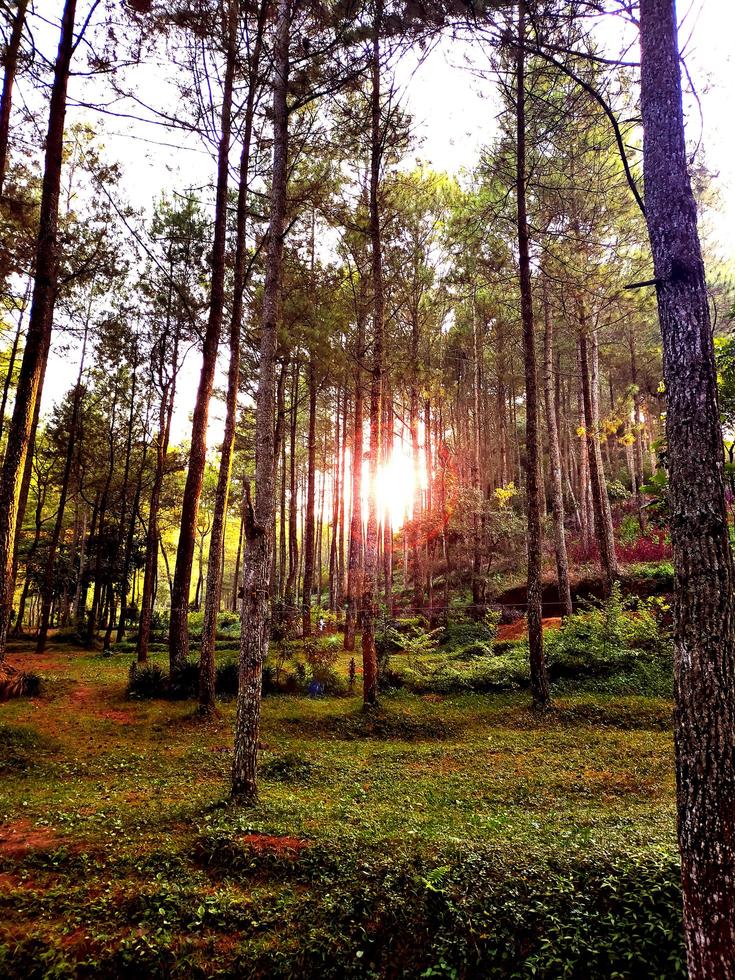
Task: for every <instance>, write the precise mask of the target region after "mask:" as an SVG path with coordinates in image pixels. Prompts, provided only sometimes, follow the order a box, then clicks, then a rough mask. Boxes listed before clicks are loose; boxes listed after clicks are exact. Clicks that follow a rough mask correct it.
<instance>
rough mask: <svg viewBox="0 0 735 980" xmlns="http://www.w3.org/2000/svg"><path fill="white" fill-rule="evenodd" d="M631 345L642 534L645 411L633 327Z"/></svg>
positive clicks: (635, 485) (637, 496)
mask: <svg viewBox="0 0 735 980" xmlns="http://www.w3.org/2000/svg"><path fill="white" fill-rule="evenodd" d="M628 343H629V345H630V381H631V384H632V386H633V424H634V435H635V442H634V443H633V447H632V448H633V461H634V463H633V472H632V477H633V490H634V492H635V503H636V508H637V510H638V523H639V525H640V528H641V534H642V533H643V532H644V531H645V530H646V513H645V510H644V507H643V504H644V501H643V491H642V489H641V487H642V485H643V411H642V406H641V401H642V399H641V391H640V388H639V386H638V356H637V351H636V343H635V334H634V332H633V330H632V329H631V330H630V332H629V333H628Z"/></svg>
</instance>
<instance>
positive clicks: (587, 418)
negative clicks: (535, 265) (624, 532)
mask: <svg viewBox="0 0 735 980" xmlns="http://www.w3.org/2000/svg"><path fill="white" fill-rule="evenodd" d="M579 360H580V366H581V379H582V399H583V402H584V428H585V441H586V443H587V464H588V466H589V473H590V484H591V487H592V510H593V514H594V524H595V535H596V537H597V545H598V547H599V549H600V565H601V566H602V573H603V575H604V576H605V584H606V588H607V591H608V592H609V591H610V589H611V587H612V584H613V582H614V581H615V579H616V578H617V577H618V574H619V572H618V563H617V559H616V557H615V538H614V536H613V528H612V520H611V518H610V515H609V502H608V507H607V509H606V508H605V499H606V498H607V487H606V485H605V473H604V470H602V453H601V451H600V443H599V439H598V433H597V426H596V425H595V410H594V405H593V396H592V380H591V378H590V367H589V348H588V338H587V330H586V327H585V318H584V314H581V315H580V333H579Z"/></svg>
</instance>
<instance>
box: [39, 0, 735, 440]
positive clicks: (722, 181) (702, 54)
mask: <svg viewBox="0 0 735 980" xmlns="http://www.w3.org/2000/svg"><path fill="white" fill-rule="evenodd" d="M679 11H680V20H681V30H680V37H681V41H682V44H683V46H684V50H685V55H686V60H687V66H688V68H689V72H690V75H691V77H692V80H693V82H694V85H695V87H696V90H697V93H698V96H699V100H700V103H701V106H702V119H700V114H699V109H698V106H697V104H696V102H695V101H694V100H692V99H687V131H688V135H689V138H690V139H691V140H694V141H696V140H697V139H698V138H699V136H700V133H701V138H702V147H703V150H704V153H705V159H706V162H707V165H708V166H709V168H710V170H711V171H712V172H713V173H714V174H715V184H716V186H717V188H718V190H719V198H720V203H719V212H718V213H717V214H714V215H709V216H708V220H707V226H708V234H710V236H711V238H712V239H713V242H714V244H715V248H716V250H717V251H718V252H720V253H721V254H722V255H724V256H729V257H735V125H733V120H734V118H735V112H734V111H733V107H735V55H734V54H733V49H734V48H735V45H733V44H732V39H733V38H735V2H734V0H685V2H683V3H681V2H680V4H679ZM611 30H613V31H614V30H617V27H616V26H614V25H613V24H612V23H611ZM467 56H469V57H470V58H472V57H473V54H472V51H471V49H470V47H469V45H468V44H466V43H456V42H454V43H453V42H450V41H449V40H448V39H446V40H444V41H442V42H441V43H439V44H438V45H437V46H436V47H435V48H434V49H432V51H431V52H430V53H429V55H428V56H427V57H426V58H425V59H424V60H423V61H421V63H419V64H417V62H416V59H415V58H414V57H413V56H408V57H407V58H406V59H405V61H404V62H403V63H402V64H401V65H400V66H399V67H398V69H397V78H398V82H399V85H400V87H401V89H402V91H403V100H404V106H405V108H406V109H407V110H408V112H409V113H410V114H411V116H412V117H413V120H414V133H415V136H416V139H417V144H418V145H417V148H416V151H415V152H414V156H415V158H416V160H417V161H418V160H420V161H422V162H424V163H427V164H429V165H431V166H432V167H433V168H434V169H436V170H440V171H447V172H449V173H453V174H456V173H458V172H460V171H461V170H462V169H471V168H472V166H473V164H474V163H475V161H476V160H477V157H478V153H479V151H480V149H481V148H482V147H483V146H484V145H486V144H488V143H489V142H491V141H492V139H493V136H494V135H495V133H496V130H497V126H496V118H495V117H496V113H497V104H496V102H495V100H494V97H493V92H492V82H491V81H490V80H486V81H482V82H481V81H479V80H478V79H477V78H476V77H475V76H474V75H473V74H472V73H471V72H469V71H468V70H467V69H466V67H465V65H464V63H465V61H466V58H467ZM81 84H82V82H81V80H75V81H74V82H73V83H72V87H71V94H72V96H74V95H75V94H77V93H78V92H79V86H80V85H81ZM141 84H149V85H150V84H156V80H155V78H147V79H143V80H142V83H141ZM82 120H87V121H93V122H96V123H99V124H100V126H101V129H102V130H103V131H104V137H103V139H104V143H105V146H106V148H107V153H108V156H109V158H111V159H117V160H120V161H121V162H122V163H123V166H124V174H123V179H122V183H121V186H122V190H123V193H124V194H125V195H126V196H127V198H128V199H129V200H130V201H131V202H132V203H133V204H134V205H135V206H138V207H143V208H149V207H150V204H151V201H152V200H153V198H154V197H155V196H157V195H159V194H160V193H161V192H163V191H165V190H170V189H172V188H178V189H181V188H182V187H185V186H192V185H196V184H205V183H206V182H207V181H208V180H211V174H212V172H213V162H212V160H211V157H210V156H209V155H208V153H207V152H206V151H205V150H203V148H202V147H201V146H200V145H198V144H197V143H195V142H194V141H193V140H189V139H184V138H182V136H181V134H179V133H168V132H167V131H165V130H163V129H161V128H160V127H152V126H148V127H142V126H140V125H139V124H127V123H126V122H125V121H124V120H118V119H115V118H110V117H105V116H99V115H95V114H93V113H92V114H91V113H90V111H89V110H87V109H81V108H74V107H72V108H70V110H69V115H68V122H69V123H72V122H75V121H82ZM140 137H143V138H142V139H141V138H140ZM149 141H156V142H149ZM161 144H173V145H172V146H171V145H169V146H167V145H161ZM223 370H224V364H223V365H221V371H223ZM75 373H76V364H75V363H74V352H73V351H71V352H67V353H66V354H62V353H61V352H60V351H58V350H56V349H54V350H53V351H52V354H51V358H50V361H49V369H48V374H47V382H46V386H45V389H44V397H43V409H44V411H45V410H47V409H48V408H49V407H50V405H51V404H53V402H54V401H55V400H57V399H58V398H59V397H61V395H63V393H64V391H65V390H66V389H67V388H68V387H69V386H70V385H71V383H72V381H73V378H74V376H75ZM197 377H198V362H197V357H196V355H190V357H189V360H188V363H187V364H186V365H185V368H184V377H183V383H182V384H181V385H180V391H181V397H180V398H179V400H178V404H177V408H176V413H175V417H174V422H173V431H172V439H173V442H174V443H176V442H180V441H185V440H186V439H187V437H188V433H189V430H190V422H189V418H190V413H191V411H192V409H193V404H194V397H195V392H196V383H197ZM223 408H224V407H223V405H222V404H221V403H219V402H217V400H216V399H215V400H213V403H212V406H211V410H210V428H209V438H208V442H209V446H210V448H211V447H212V446H214V445H216V444H217V440H218V439H219V438H220V436H221V433H222V428H223Z"/></svg>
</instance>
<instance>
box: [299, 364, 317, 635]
mask: <svg viewBox="0 0 735 980" xmlns="http://www.w3.org/2000/svg"><path fill="white" fill-rule="evenodd" d="M316 393H317V384H316V365H315V364H314V355H313V354H312V356H311V360H310V361H309V437H308V444H307V452H308V464H307V472H306V524H305V526H304V581H303V585H302V589H303V592H302V596H301V625H302V631H303V635H304V636H311V595H312V592H313V591H314V541H315V528H314V508H315V505H316Z"/></svg>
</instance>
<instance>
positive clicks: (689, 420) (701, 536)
mask: <svg viewBox="0 0 735 980" xmlns="http://www.w3.org/2000/svg"><path fill="white" fill-rule="evenodd" d="M640 25H641V107H642V114H643V167H644V170H643V172H644V180H645V202H646V220H647V223H648V231H649V235H650V239H651V248H652V251H653V260H654V269H655V275H656V279H657V282H658V288H657V294H658V311H659V320H660V324H661V335H662V338H663V362H664V380H665V383H666V437H667V443H668V462H669V481H670V495H669V501H670V507H671V539H672V544H673V552H674V568H675V592H674V594H675V628H674V629H675V633H674V652H675V671H674V674H675V683H674V691H675V703H676V708H675V712H674V738H675V744H676V763H677V797H678V818H679V819H678V824H679V846H680V849H681V864H682V885H683V895H684V931H685V937H686V947H687V961H688V967H689V976H690V977H691V978H692V980H713V978H715V977H716V978H717V980H732V978H733V977H735V915H734V914H733V910H734V909H735V697H733V687H734V685H735V591H734V585H735V582H734V581H733V559H732V553H731V549H730V541H729V535H728V525H727V512H726V507H725V492H724V481H723V454H722V432H721V429H720V422H719V412H718V405H717V371H716V367H715V358H714V351H713V343H712V326H711V322H710V312H709V305H708V302H707V289H706V286H705V276H704V264H703V261H702V252H701V247H700V244H699V235H698V231H697V208H696V203H695V200H694V197H693V195H692V190H691V184H690V180H689V174H688V171H687V155H686V147H685V142H684V121H683V113H682V98H681V79H680V74H679V52H678V41H677V28H676V9H675V3H674V0H641V5H640Z"/></svg>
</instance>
